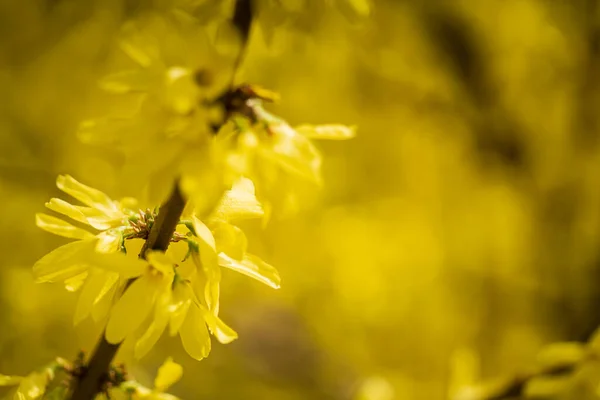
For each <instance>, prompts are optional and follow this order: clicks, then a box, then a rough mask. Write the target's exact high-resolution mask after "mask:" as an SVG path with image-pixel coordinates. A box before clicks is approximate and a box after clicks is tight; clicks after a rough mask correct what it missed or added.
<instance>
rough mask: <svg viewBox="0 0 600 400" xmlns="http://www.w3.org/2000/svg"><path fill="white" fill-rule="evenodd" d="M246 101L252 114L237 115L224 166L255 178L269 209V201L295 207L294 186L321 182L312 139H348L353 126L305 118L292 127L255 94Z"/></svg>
mask: <svg viewBox="0 0 600 400" xmlns="http://www.w3.org/2000/svg"><path fill="white" fill-rule="evenodd" d="M246 104H247V107H248V113H250V114H251V115H252V117H251V118H248V116H239V117H238V118H236V121H235V123H236V125H237V127H238V129H239V130H240V133H239V135H238V136H237V140H236V144H235V146H234V149H233V150H232V151H231V153H230V154H229V156H228V158H227V163H228V167H229V168H231V169H232V170H233V171H236V172H237V173H238V174H240V175H248V176H249V177H250V178H252V180H253V181H254V182H256V184H257V186H258V190H259V193H260V194H261V201H263V202H264V203H265V205H266V206H267V207H268V209H269V210H270V208H271V203H274V204H277V205H278V206H279V208H282V209H283V212H286V211H295V210H296V209H298V208H299V204H298V203H299V190H300V189H301V188H302V187H303V186H306V185H307V184H309V185H317V186H319V185H321V183H322V178H321V164H322V157H321V154H320V152H319V151H318V150H317V148H316V147H315V145H314V144H313V142H312V139H327V140H345V139H349V138H352V137H354V136H355V128H354V127H348V126H344V125H335V124H330V125H317V126H313V125H307V124H304V125H300V126H298V127H297V128H295V129H294V128H292V127H291V126H290V125H289V124H288V123H287V122H285V121H284V120H282V119H281V118H279V117H276V116H274V115H273V114H271V113H269V112H268V111H266V110H265V109H264V108H263V105H262V102H261V100H260V99H257V98H252V99H250V100H247V101H246ZM227 139H228V138H223V140H227ZM308 189H309V190H310V186H309V188H308Z"/></svg>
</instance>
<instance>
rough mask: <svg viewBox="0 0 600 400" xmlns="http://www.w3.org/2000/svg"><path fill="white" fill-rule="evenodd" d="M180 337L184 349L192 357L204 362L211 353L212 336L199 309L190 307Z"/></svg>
mask: <svg viewBox="0 0 600 400" xmlns="http://www.w3.org/2000/svg"><path fill="white" fill-rule="evenodd" d="M179 335H180V336H181V343H182V344H183V348H184V349H185V351H186V352H187V353H188V354H189V355H190V357H192V358H194V359H196V360H202V359H203V358H205V357H206V356H208V353H210V336H209V335H208V330H207V329H206V323H205V322H204V318H202V314H201V312H200V310H199V309H198V307H195V306H192V307H190V309H189V311H188V313H187V317H186V318H185V321H183V325H181V329H180V330H179Z"/></svg>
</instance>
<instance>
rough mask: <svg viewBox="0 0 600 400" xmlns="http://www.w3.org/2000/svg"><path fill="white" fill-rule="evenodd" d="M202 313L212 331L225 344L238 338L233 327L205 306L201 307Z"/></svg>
mask: <svg viewBox="0 0 600 400" xmlns="http://www.w3.org/2000/svg"><path fill="white" fill-rule="evenodd" d="M201 311H202V315H203V316H204V319H205V320H206V324H207V325H208V328H209V329H210V331H211V333H212V334H213V335H214V337H216V338H217V340H218V341H219V342H221V343H223V344H227V343H231V342H233V341H234V340H235V339H237V338H238V335H237V332H236V331H234V330H233V329H231V328H230V327H229V326H227V324H225V322H223V320H221V318H219V317H218V316H216V315H215V314H213V313H211V312H210V311H208V310H207V309H205V308H204V307H202V308H201Z"/></svg>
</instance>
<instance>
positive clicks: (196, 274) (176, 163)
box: [33, 10, 355, 360]
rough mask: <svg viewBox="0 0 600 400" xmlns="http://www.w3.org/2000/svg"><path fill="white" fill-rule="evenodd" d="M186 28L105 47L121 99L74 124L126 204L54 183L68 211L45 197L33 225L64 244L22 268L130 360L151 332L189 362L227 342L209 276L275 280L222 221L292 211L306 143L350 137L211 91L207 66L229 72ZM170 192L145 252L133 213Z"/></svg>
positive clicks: (221, 88) (308, 169) (306, 166)
mask: <svg viewBox="0 0 600 400" xmlns="http://www.w3.org/2000/svg"><path fill="white" fill-rule="evenodd" d="M199 25H200V21H199V20H198V18H197V17H194V16H192V15H191V14H188V13H186V12H185V11H183V10H178V12H176V13H170V14H168V16H160V17H159V16H156V15H152V14H148V15H144V16H143V17H140V18H138V19H136V20H135V21H130V22H129V23H127V24H126V25H125V27H124V29H123V32H122V35H121V36H120V37H119V39H118V48H119V55H120V57H121V61H123V65H124V67H123V68H124V69H122V70H119V71H118V72H115V73H111V74H109V75H108V76H106V77H104V78H103V79H102V80H101V81H100V87H101V88H102V89H103V90H104V91H106V92H108V93H110V94H111V96H115V99H116V98H119V99H121V100H125V101H124V102H123V101H119V102H115V104H118V107H115V110H114V111H113V112H109V113H108V114H107V115H104V116H103V117H100V118H94V119H90V120H87V121H84V122H82V123H81V125H80V127H79V130H78V133H77V134H78V138H79V139H80V140H81V141H82V142H84V143H86V144H88V145H92V146H99V147H104V148H105V149H106V150H107V151H110V152H112V153H114V152H117V153H118V154H119V156H120V159H121V160H122V163H121V164H120V168H121V170H120V171H119V173H120V176H121V178H122V181H123V182H124V183H126V185H127V192H128V193H133V194H135V197H136V198H137V199H139V201H138V200H136V199H134V198H123V199H121V200H119V201H116V200H113V199H112V198H110V197H109V196H107V195H106V194H104V193H102V192H101V191H99V190H96V189H94V188H91V187H89V186H86V185H84V184H82V183H80V182H78V181H77V180H76V179H74V178H73V177H71V176H69V175H61V176H59V177H58V179H57V186H58V188H59V189H60V190H62V191H63V192H65V193H66V194H67V195H69V196H71V197H72V198H73V199H75V200H76V201H78V202H79V204H72V203H71V202H68V201H65V200H63V199H58V198H53V199H51V200H50V201H49V202H48V203H46V207H47V208H48V209H49V210H51V211H52V212H53V213H54V214H53V215H50V214H44V213H40V214H38V215H37V216H36V223H37V225H38V226H39V227H40V228H42V229H44V230H46V231H48V232H50V233H53V234H56V235H59V236H63V237H66V238H68V239H71V240H72V241H71V242H69V243H67V244H65V245H62V246H60V247H58V248H57V249H55V250H54V251H52V252H50V253H49V254H47V255H46V256H44V257H42V258H41V259H40V260H39V261H38V262H37V263H35V265H34V267H33V271H34V275H35V278H36V280H37V281H38V282H61V283H63V284H64V285H65V287H66V288H67V290H70V291H74V292H75V291H78V292H79V293H80V294H79V298H78V301H77V305H76V308H75V313H74V323H75V324H79V323H80V322H81V321H83V320H84V319H86V318H92V319H93V320H94V321H95V322H97V323H104V324H105V326H106V329H105V340H106V341H108V342H109V343H112V344H117V343H121V342H123V341H133V344H134V346H133V348H134V352H135V356H136V357H138V358H139V357H142V356H144V355H145V354H146V353H148V351H150V349H151V348H152V347H153V346H154V344H155V343H156V342H157V341H158V339H159V338H160V337H161V336H162V335H163V333H164V332H165V331H166V332H168V334H169V335H171V336H175V335H179V337H180V338H181V342H182V345H183V347H184V348H185V350H186V351H187V353H188V354H189V355H190V356H191V357H193V358H194V359H197V360H200V359H202V358H204V357H206V356H207V355H208V354H209V352H210V349H211V339H210V336H211V334H212V336H214V337H215V338H216V339H217V340H218V341H219V342H221V343H229V342H231V341H232V340H235V339H236V338H237V334H236V332H235V331H234V330H233V329H232V328H230V327H229V326H228V325H227V324H226V323H225V322H223V321H222V320H221V318H220V317H219V297H220V287H221V268H228V269H231V270H234V271H237V272H239V273H241V274H244V275H246V276H248V277H251V278H253V279H256V280H258V281H260V282H262V283H263V284H266V285H267V286H270V287H272V288H275V289H277V288H279V285H280V277H279V274H278V272H277V270H276V269H275V268H273V267H272V266H271V265H269V264H268V263H266V262H264V261H263V260H261V259H260V258H259V257H257V256H256V255H253V254H250V253H249V252H248V251H247V249H248V241H247V238H246V236H245V234H244V232H243V231H242V230H241V229H240V228H239V227H238V226H237V225H236V223H237V222H238V221H240V220H244V219H250V218H260V219H262V220H263V222H264V221H266V219H267V218H268V216H269V215H270V213H271V210H272V209H273V208H283V209H292V210H293V209H296V208H298V203H300V200H299V196H298V191H297V188H298V187H299V186H300V185H306V184H308V185H312V186H311V187H317V186H318V185H320V184H321V175H320V171H321V155H320V153H319V151H318V150H317V148H316V146H315V145H314V143H313V141H312V139H333V140H339V139H348V138H351V137H353V136H354V134H355V131H354V128H353V127H346V126H342V125H320V126H312V125H300V126H297V127H295V128H293V127H292V126H290V125H289V124H288V123H287V122H285V121H284V120H283V119H281V118H279V117H277V116H275V115H273V114H271V113H270V112H268V111H267V110H266V108H265V106H264V104H265V103H266V102H269V101H273V100H274V99H275V98H276V96H275V95H274V94H273V93H271V92H269V91H267V90H265V89H261V88H259V87H257V86H252V85H240V86H233V85H232V84H231V82H230V81H227V82H226V84H225V85H223V82H221V81H222V79H221V75H220V74H216V73H214V71H212V70H208V69H207V68H206V65H207V63H208V64H209V65H211V66H212V67H214V68H215V70H216V71H227V68H223V67H222V66H223V65H225V64H232V65H236V64H235V63H231V62H228V63H223V62H222V61H223V60H224V59H226V58H227V56H224V55H222V54H218V52H215V51H213V49H212V48H211V46H210V41H209V39H208V36H207V34H206V32H204V31H203V30H202V29H198V27H199ZM117 58H118V57H117ZM207 60H208V61H207ZM229 61H231V60H229ZM123 104H127V105H128V106H127V107H123ZM255 185H256V191H255ZM173 187H176V188H177V192H178V193H179V192H180V193H181V194H182V196H183V199H184V200H185V201H186V202H187V206H186V207H185V210H184V212H183V213H182V214H181V216H180V218H179V221H178V224H177V228H176V229H175V231H174V232H172V233H171V231H172V230H170V231H169V232H168V233H167V235H166V236H165V238H167V239H169V240H170V243H169V246H167V247H165V248H166V250H164V251H158V250H155V249H152V248H151V249H147V248H146V244H147V243H148V241H149V238H150V236H151V235H152V232H153V227H154V226H155V224H156V226H159V223H158V222H157V221H158V218H159V215H158V211H157V209H152V208H146V207H147V206H148V205H151V206H154V205H157V204H165V200H166V199H167V195H168V194H169V193H172V190H173ZM178 215H179V213H178ZM173 222H175V221H173Z"/></svg>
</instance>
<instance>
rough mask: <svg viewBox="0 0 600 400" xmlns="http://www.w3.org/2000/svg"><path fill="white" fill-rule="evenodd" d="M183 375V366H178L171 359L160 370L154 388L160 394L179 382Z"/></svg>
mask: <svg viewBox="0 0 600 400" xmlns="http://www.w3.org/2000/svg"><path fill="white" fill-rule="evenodd" d="M182 375H183V368H182V367H181V365H179V364H177V363H176V362H174V361H173V359H172V358H171V357H169V358H167V360H166V361H165V362H164V363H163V365H161V366H160V368H159V369H158V374H157V375H156V379H155V380H154V388H155V389H156V391H158V392H164V391H165V390H167V389H168V388H169V387H171V386H172V385H173V384H174V383H175V382H177V381H179V380H180V379H181V376H182Z"/></svg>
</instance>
